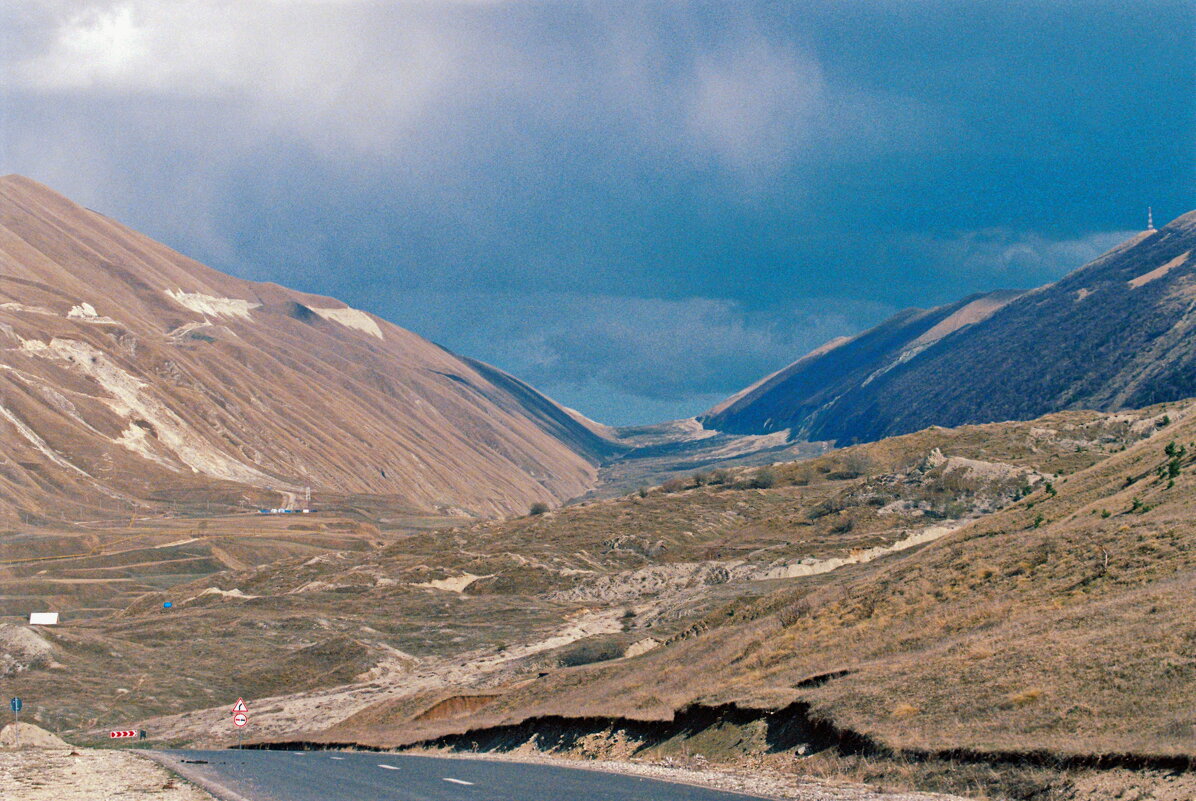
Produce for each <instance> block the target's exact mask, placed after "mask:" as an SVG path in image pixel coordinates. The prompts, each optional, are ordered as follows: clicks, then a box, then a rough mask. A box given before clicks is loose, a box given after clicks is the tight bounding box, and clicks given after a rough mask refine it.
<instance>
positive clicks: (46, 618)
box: [29, 612, 58, 626]
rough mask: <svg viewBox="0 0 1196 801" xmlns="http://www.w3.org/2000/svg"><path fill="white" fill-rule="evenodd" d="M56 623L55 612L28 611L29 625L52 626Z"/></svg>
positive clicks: (56, 616) (56, 615)
mask: <svg viewBox="0 0 1196 801" xmlns="http://www.w3.org/2000/svg"><path fill="white" fill-rule="evenodd" d="M57 623H58V613H57V612H30V613H29V625H30V626H53V625H56V624H57Z"/></svg>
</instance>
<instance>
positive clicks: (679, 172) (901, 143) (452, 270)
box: [0, 0, 1196, 424]
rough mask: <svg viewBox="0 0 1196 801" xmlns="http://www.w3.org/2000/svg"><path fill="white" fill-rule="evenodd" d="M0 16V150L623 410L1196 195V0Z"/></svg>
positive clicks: (145, 9)
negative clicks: (0, 92)
mask: <svg viewBox="0 0 1196 801" xmlns="http://www.w3.org/2000/svg"><path fill="white" fill-rule="evenodd" d="M33 5H36V7H32V6H33ZM0 31H2V32H0V37H3V41H0V69H2V70H3V72H0V81H2V82H3V97H2V103H3V105H2V107H0V114H2V115H3V116H2V117H0V126H2V128H0V172H3V173H7V172H19V173H22V174H25V175H29V176H30V177H33V178H35V179H38V180H41V181H43V182H45V183H47V184H49V185H51V186H53V187H54V188H56V189H58V190H60V191H62V192H64V193H66V194H68V195H69V196H71V197H73V198H74V199H76V200H78V201H80V202H82V203H85V204H86V205H88V206H91V207H93V208H97V209H99V210H102V211H104V212H105V213H108V214H110V215H112V216H115V217H117V218H119V219H121V220H123V221H125V222H127V223H128V224H130V225H132V226H134V227H136V228H138V229H140V230H142V231H145V232H146V233H148V234H150V235H152V236H154V237H156V238H158V239H161V240H162V241H164V242H166V243H168V244H170V245H172V246H174V247H176V248H178V249H179V250H181V251H183V252H185V253H187V254H188V255H191V256H194V257H196V258H199V259H200V260H202V261H205V262H207V263H208V264H211V265H212V266H214V267H217V268H219V269H222V270H225V271H227V272H230V273H233V274H236V275H240V276H243V277H246V278H252V279H256V280H272V281H278V282H280V283H283V284H287V285H290V286H294V287H296V288H300V289H304V290H307V291H312V292H318V293H322V294H328V295H333V296H335V297H338V298H341V299H342V300H344V301H346V302H348V303H350V304H352V305H354V306H358V307H361V308H365V309H368V310H370V311H373V312H375V313H377V314H379V315H381V316H383V317H386V318H387V319H390V320H392V321H394V322H396V323H398V324H400V325H403V326H405V327H408V328H410V329H412V330H414V331H416V332H418V333H420V334H423V335H424V336H426V337H428V338H430V339H432V340H434V341H436V342H439V343H441V344H443V345H445V346H446V347H449V348H451V349H453V350H455V351H458V352H460V353H463V354H466V355H470V356H474V357H476V358H480V359H483V360H485V361H489V362H491V363H493V364H495V365H497V366H499V367H502V368H504V369H506V370H508V371H510V372H512V373H514V374H516V375H517V376H519V377H521V378H524V379H526V380H528V381H530V382H531V383H533V384H534V385H536V386H537V387H539V388H540V389H542V390H544V391H546V392H547V393H549V394H550V395H552V396H553V397H555V398H557V399H558V400H560V401H562V402H564V403H566V404H568V405H571V406H573V407H575V408H578V409H580V410H581V411H583V412H585V413H586V414H589V415H590V416H592V417H595V418H596V419H599V420H601V421H603V422H610V423H616V424H623V423H636V422H651V421H655V420H661V419H667V418H674V417H682V416H688V415H691V414H695V413H697V412H700V411H702V410H703V409H705V408H706V407H708V406H710V405H711V404H713V403H714V402H716V401H717V400H719V399H720V398H721V397H723V396H725V395H727V394H729V393H731V392H733V391H735V390H736V389H738V388H740V387H742V386H743V385H745V384H747V383H750V382H751V381H753V380H755V379H756V378H758V377H759V376H761V375H763V374H764V373H767V372H770V371H772V370H775V369H777V368H778V367H780V366H782V365H784V364H785V363H787V362H789V361H791V360H793V359H794V358H796V357H798V356H800V355H801V354H802V353H804V352H806V351H808V350H809V349H811V348H813V347H815V346H817V345H818V344H820V343H821V342H823V341H825V340H827V339H830V338H832V337H835V336H839V335H844V334H851V333H854V332H856V331H858V330H860V329H861V328H863V327H866V326H868V325H871V324H874V323H876V322H879V321H880V320H882V319H883V318H884V317H886V316H887V315H889V314H891V313H892V312H894V311H896V310H898V309H900V308H904V307H908V306H928V305H934V304H938V303H943V302H948V301H951V300H954V299H957V298H959V297H962V296H963V295H966V294H968V293H971V292H977V291H984V290H988V289H995V288H1008V287H1028V286H1033V285H1037V284H1041V283H1044V282H1047V281H1050V280H1053V279H1055V278H1057V277H1058V276H1059V275H1061V274H1063V273H1064V272H1066V271H1068V270H1070V269H1072V268H1074V267H1077V266H1079V265H1080V264H1081V263H1083V262H1084V261H1085V260H1086V259H1088V258H1091V257H1092V256H1094V255H1096V254H1097V253H1099V252H1101V251H1102V250H1103V249H1105V248H1107V247H1108V246H1110V245H1111V244H1113V243H1115V242H1117V241H1119V240H1120V239H1122V238H1124V237H1125V236H1127V235H1128V233H1129V232H1131V231H1133V230H1135V229H1138V228H1140V227H1142V226H1143V223H1144V219H1143V218H1144V212H1145V207H1146V205H1148V204H1150V205H1153V206H1154V208H1155V217H1156V221H1159V220H1167V219H1171V218H1173V217H1175V216H1177V215H1179V214H1181V213H1183V212H1185V211H1188V210H1190V209H1192V208H1193V207H1196V167H1194V165H1196V100H1194V99H1193V98H1196V56H1194V55H1193V54H1194V53H1196V47H1194V45H1196V4H1194V3H1193V2H1150V1H1149V0H1144V1H1142V2H1133V3H1130V2H1118V3H1114V2H1074V1H1070V2H1058V1H1057V0H1056V1H1052V2H1016V1H1015V2H974V1H968V2H963V1H961V2H930V1H926V2H920V1H919V0H902V1H901V2H858V3H847V2H837V1H833V2H825V3H819V2H811V3H802V4H796V3H788V2H758V3H757V2H729V1H728V2H721V3H697V2H692V3H686V2H670V3H643V2H601V3H581V2H539V3H521V2H501V1H498V0H495V1H493V2H450V1H448V0H412V2H388V3H371V2H360V1H359V0H322V1H321V2H306V3H304V2H288V0H238V1H237V2H216V1H215V0H205V1H204V2H193V1H192V0H174V2H171V3H160V2H81V1H79V0H49V1H48V2H44V3H39V4H28V3H23V2H19V0H0Z"/></svg>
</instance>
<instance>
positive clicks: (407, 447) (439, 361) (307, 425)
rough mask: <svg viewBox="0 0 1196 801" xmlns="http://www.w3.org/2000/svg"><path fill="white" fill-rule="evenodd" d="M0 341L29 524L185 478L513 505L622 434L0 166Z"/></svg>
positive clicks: (0, 398) (555, 494) (590, 467)
mask: <svg viewBox="0 0 1196 801" xmlns="http://www.w3.org/2000/svg"><path fill="white" fill-rule="evenodd" d="M0 339H3V340H4V341H3V342H2V343H0V347H2V350H0V406H2V407H3V410H2V411H0V416H3V417H4V418H5V420H4V421H0V425H3V426H4V428H5V431H4V433H3V435H2V436H3V438H4V440H5V441H6V442H8V443H10V444H11V446H12V447H13V448H14V452H19V454H18V456H17V458H15V459H14V460H13V461H12V462H10V463H9V466H8V469H7V470H0V485H3V489H4V490H6V491H5V492H4V495H5V496H6V497H8V498H11V499H15V500H13V501H12V502H11V503H10V504H9V506H10V508H9V510H8V511H9V512H10V513H26V514H27V515H28V516H29V517H28V519H36V518H38V517H41V516H46V515H51V516H52V515H53V511H54V506H55V502H54V499H55V498H57V497H61V496H62V495H70V494H73V493H81V496H82V497H84V498H85V500H84V501H83V504H84V505H91V506H99V507H103V506H105V505H108V504H112V505H121V504H126V503H127V504H129V506H130V507H131V508H136V507H138V506H141V505H144V503H143V502H144V499H145V496H146V495H147V494H148V493H150V492H152V491H154V490H155V488H157V489H160V488H161V487H169V486H176V487H181V486H183V485H186V486H188V487H191V488H192V489H194V488H195V487H197V486H202V487H206V491H208V492H209V493H211V494H214V495H217V496H220V497H222V498H225V499H226V500H230V499H232V498H236V497H237V496H239V495H246V496H247V497H244V498H239V499H238V501H237V502H253V503H261V502H267V503H268V502H270V497H271V493H274V495H273V497H274V499H275V503H277V502H281V499H279V496H278V493H281V494H282V495H284V496H285V495H286V494H287V493H293V492H296V491H298V490H300V489H302V488H303V487H306V486H311V487H313V489H315V490H316V491H317V492H318V493H319V492H324V493H328V494H335V495H350V494H357V493H366V494H372V495H388V496H393V499H394V500H395V502H396V503H398V504H400V505H402V504H407V505H410V506H412V507H416V508H419V509H423V510H436V509H446V508H456V509H465V510H468V511H469V512H470V513H473V514H483V515H488V514H509V513H511V512H516V511H524V510H526V508H527V506H528V505H529V504H530V503H532V502H534V501H541V500H542V501H548V502H562V501H564V500H567V499H568V498H571V497H574V496H576V495H579V494H581V493H582V492H584V491H586V490H587V489H588V488H589V487H590V486H591V485H592V483H593V481H594V477H595V475H596V472H597V465H598V463H599V462H600V461H601V459H602V458H603V457H604V456H606V455H609V454H611V453H613V452H616V451H617V450H618V446H617V445H615V444H614V443H613V442H611V441H610V440H609V439H608V438H607V437H606V436H605V435H604V434H603V430H602V428H601V427H600V426H598V425H597V424H594V423H591V422H590V421H587V420H585V418H583V417H581V416H580V415H577V414H576V413H570V412H567V411H565V410H564V409H563V407H560V406H558V405H557V404H556V403H555V402H553V401H551V400H550V399H548V398H546V397H544V396H543V395H541V394H540V393H538V392H536V391H535V390H534V389H532V388H530V387H528V386H527V385H526V384H523V383H522V382H519V381H518V380H517V379H514V378H513V377H510V376H507V375H506V374H505V373H503V372H502V371H500V370H498V369H497V368H494V367H491V366H489V365H484V364H483V363H481V362H478V361H476V360H472V359H465V358H462V357H458V356H456V355H455V354H453V353H451V352H450V351H448V350H446V349H444V348H442V347H441V346H439V345H435V344H433V343H431V342H428V341H427V340H424V339H423V338H421V337H419V336H417V335H416V334H414V333H412V332H410V331H406V330H405V329H402V328H400V327H398V326H395V325H393V324H391V323H389V322H387V321H385V320H383V319H382V318H378V317H376V316H374V315H371V314H369V313H367V312H363V311H360V310H356V309H352V308H351V307H349V306H347V305H346V304H344V303H342V302H340V301H337V300H335V299H333V298H326V297H322V296H319V295H313V294H309V293H304V292H298V291H295V290H290V289H287V288H285V287H282V286H279V285H277V284H268V283H267V284H259V283H253V282H249V281H245V280H242V279H238V278H235V277H233V276H228V275H225V274H223V273H220V272H219V271H216V270H214V269H212V268H210V267H207V266H205V265H203V264H201V263H199V262H197V261H195V260H193V259H190V258H188V257H186V256H184V255H182V254H179V253H177V252H175V251H173V250H171V249H170V248H168V247H166V246H165V245H162V244H161V243H158V242H155V241H153V240H152V239H149V238H148V237H145V236H144V235H142V234H139V233H137V232H135V231H133V230H132V229H129V228H127V227H125V226H123V225H121V224H120V223H118V222H116V221H114V220H112V219H110V218H108V217H106V216H104V215H102V214H99V213H97V212H93V211H90V210H86V209H84V208H82V207H80V206H78V205H76V204H74V203H72V202H71V201H69V200H68V199H66V198H65V197H63V196H62V195H59V194H57V193H55V192H54V191H53V190H51V189H49V188H48V187H45V186H43V185H41V184H38V183H37V182H35V181H32V180H31V179H28V178H24V177H22V176H5V177H4V178H0ZM114 444H115V445H118V446H120V447H117V448H113V447H111V446H112V445H114ZM101 474H103V475H101ZM105 476H106V477H105ZM238 490H243V491H242V492H238ZM248 496H252V497H248Z"/></svg>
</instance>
